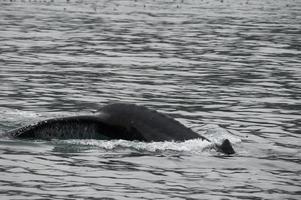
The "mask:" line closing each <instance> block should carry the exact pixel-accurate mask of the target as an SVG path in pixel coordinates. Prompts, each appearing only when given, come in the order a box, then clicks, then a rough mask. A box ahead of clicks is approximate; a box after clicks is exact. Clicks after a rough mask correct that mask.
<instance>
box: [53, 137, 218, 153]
mask: <svg viewBox="0 0 301 200" xmlns="http://www.w3.org/2000/svg"><path fill="white" fill-rule="evenodd" d="M55 143H56V144H69V145H70V144H71V145H85V146H92V147H99V148H101V149H105V150H118V149H124V148H126V149H134V150H137V151H148V152H158V151H169V150H171V151H180V152H202V151H204V150H206V149H211V148H212V146H213V144H212V143H211V142H208V141H205V140H201V139H193V140H186V141H184V142H174V141H166V142H149V143H146V142H138V141H127V140H56V141H55Z"/></svg>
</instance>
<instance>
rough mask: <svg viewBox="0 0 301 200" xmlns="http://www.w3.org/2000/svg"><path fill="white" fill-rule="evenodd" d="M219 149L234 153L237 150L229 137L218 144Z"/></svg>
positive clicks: (223, 151) (226, 152)
mask: <svg viewBox="0 0 301 200" xmlns="http://www.w3.org/2000/svg"><path fill="white" fill-rule="evenodd" d="M216 149H217V151H220V152H222V153H225V154H234V153H235V151H234V149H233V147H232V144H231V142H230V141H229V140H228V139H225V140H224V141H223V142H222V144H221V145H216Z"/></svg>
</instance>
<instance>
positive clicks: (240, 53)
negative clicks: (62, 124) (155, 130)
mask: <svg viewBox="0 0 301 200" xmlns="http://www.w3.org/2000/svg"><path fill="white" fill-rule="evenodd" d="M300 13H301V2H300V1H298V0H288V1H281V0H278V1H277V0H248V1H247V0H223V1H216V0H203V1H202V0H183V1H182V0H175V1H173V0H137V1H135V0H118V1H117V0H110V1H109V0H107V1H104V0H99V1H96V0H95V1H93V0H84V1H72V0H70V2H69V3H68V2H66V1H63V0H60V1H59V0H54V1H53V2H51V1H50V0H49V1H48V0H47V1H35V0H31V1H29V0H25V1H18V0H16V1H12V2H10V1H8V0H7V1H5V0H1V1H0V83H1V84H0V91H1V92H0V132H5V131H7V130H10V129H12V128H16V127H19V126H21V125H25V124H29V123H33V122H36V121H38V120H41V119H46V118H52V117H57V116H69V115H77V114H83V113H85V114H86V113H91V112H93V111H95V110H96V109H98V108H99V107H100V106H102V105H105V104H107V103H109V102H114V101H123V102H131V103H136V104H140V105H146V106H148V107H150V108H153V109H156V110H160V111H161V112H164V113H168V114H170V115H171V116H173V117H175V118H176V119H177V120H179V121H181V122H182V123H183V124H185V125H187V126H189V127H192V128H193V129H194V130H196V131H197V132H199V133H203V134H205V133H207V134H209V135H210V134H211V137H212V138H218V137H221V136H220V135H222V136H223V137H224V136H225V137H232V139H233V140H235V142H234V143H235V144H234V148H235V149H236V151H237V154H235V155H234V156H231V157H226V156H224V155H221V154H219V153H217V152H215V151H213V150H210V148H207V147H208V145H209V146H210V144H206V143H204V142H202V141H197V140H190V141H186V142H182V143H175V142H161V143H160V142H159V143H141V142H140V143H139V142H127V141H122V140H120V141H95V140H65V141H57V140H53V141H20V140H7V139H2V140H0V152H1V153H0V198H1V199H17V198H19V199H81V198H82V199H99V198H111V199H300V197H301V192H300V191H301V178H300V175H301V150H300V147H301V145H300V144H301V140H300V125H301V123H300V121H301V120H300V119H301V115H300V113H301V103H300V102H301V101H300V100H301V81H300V80H301V56H300V55H301V54H300V50H301V29H300V27H301V14H300Z"/></svg>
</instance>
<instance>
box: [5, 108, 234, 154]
mask: <svg viewBox="0 0 301 200" xmlns="http://www.w3.org/2000/svg"><path fill="white" fill-rule="evenodd" d="M4 135H5V136H7V137H13V138H23V139H46V140H47V139H102V140H111V139H124V140H137V141H145V142H152V141H154V142H156V141H184V140H189V139H196V138H201V139H203V140H208V139H206V138H205V137H203V136H201V135H199V134H197V133H195V132H194V131H192V130H191V129H190V128H187V127H185V126H184V125H182V124H181V123H179V122H178V121H176V120H175V119H173V118H171V117H169V116H168V115H166V114H163V113H159V112H157V111H155V110H151V109H148V108H146V107H144V106H138V105H135V104H124V103H116V104H109V105H107V106H104V107H102V108H101V109H100V110H99V111H98V112H97V114H95V115H85V116H73V117H63V118H54V119H49V120H44V121H40V122H37V123H35V124H31V125H28V126H25V127H21V128H19V129H15V130H12V131H9V132H7V133H5V134H4ZM208 141H209V140H208ZM217 150H219V151H221V152H223V153H227V154H233V153H234V150H233V148H232V145H231V143H230V142H229V140H227V139H226V140H225V141H224V142H223V143H222V144H221V145H218V146H217Z"/></svg>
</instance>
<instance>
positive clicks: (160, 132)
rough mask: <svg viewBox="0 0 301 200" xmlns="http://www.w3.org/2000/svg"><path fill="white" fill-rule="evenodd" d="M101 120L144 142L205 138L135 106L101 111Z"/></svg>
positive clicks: (127, 105)
mask: <svg viewBox="0 0 301 200" xmlns="http://www.w3.org/2000/svg"><path fill="white" fill-rule="evenodd" d="M99 120H100V121H102V122H104V123H106V124H109V125H111V126H121V127H124V128H125V129H126V130H128V131H129V132H133V133H135V134H138V135H140V138H143V140H144V141H166V140H169V141H171V140H175V141H183V140H188V139H194V138H203V139H205V138H204V137H202V136H201V135H199V134H197V133H195V132H194V131H192V130H191V129H189V128H187V127H185V126H184V125H182V124H181V123H179V122H178V121H176V120H175V119H173V118H171V117H169V116H168V115H165V114H163V113H159V112H157V111H155V110H150V109H148V108H146V107H144V106H138V105H135V104H124V103H116V104H110V105H107V106H104V107H103V108H101V109H100V110H99Z"/></svg>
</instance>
